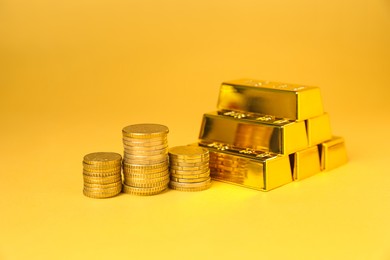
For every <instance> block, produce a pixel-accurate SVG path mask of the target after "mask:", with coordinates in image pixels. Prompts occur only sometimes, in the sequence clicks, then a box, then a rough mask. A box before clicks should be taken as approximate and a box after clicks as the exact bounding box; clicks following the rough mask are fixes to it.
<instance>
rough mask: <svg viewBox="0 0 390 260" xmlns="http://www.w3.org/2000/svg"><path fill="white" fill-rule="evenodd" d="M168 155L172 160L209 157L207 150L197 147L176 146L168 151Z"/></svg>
mask: <svg viewBox="0 0 390 260" xmlns="http://www.w3.org/2000/svg"><path fill="white" fill-rule="evenodd" d="M169 155H170V156H172V157H174V158H183V159H198V158H205V157H208V156H209V150H207V149H205V148H202V147H199V146H190V145H185V146H176V147H172V148H170V149H169Z"/></svg>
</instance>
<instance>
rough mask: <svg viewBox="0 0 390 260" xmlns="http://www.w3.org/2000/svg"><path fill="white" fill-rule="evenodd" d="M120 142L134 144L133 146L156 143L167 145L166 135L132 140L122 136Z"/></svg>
mask: <svg viewBox="0 0 390 260" xmlns="http://www.w3.org/2000/svg"><path fill="white" fill-rule="evenodd" d="M122 141H123V142H127V143H130V144H135V145H143V144H149V143H158V142H164V143H168V135H162V136H158V137H153V138H133V137H128V136H125V135H123V136H122Z"/></svg>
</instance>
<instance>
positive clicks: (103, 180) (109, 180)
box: [83, 174, 122, 184]
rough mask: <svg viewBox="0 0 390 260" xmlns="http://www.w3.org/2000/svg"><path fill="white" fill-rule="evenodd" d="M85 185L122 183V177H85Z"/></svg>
mask: <svg viewBox="0 0 390 260" xmlns="http://www.w3.org/2000/svg"><path fill="white" fill-rule="evenodd" d="M83 179H84V183H91V184H109V183H114V182H118V181H121V180H122V178H121V175H120V174H118V175H113V176H108V177H91V176H87V175H83Z"/></svg>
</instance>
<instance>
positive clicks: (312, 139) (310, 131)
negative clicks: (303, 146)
mask: <svg viewBox="0 0 390 260" xmlns="http://www.w3.org/2000/svg"><path fill="white" fill-rule="evenodd" d="M305 122H306V128H307V138H308V142H309V146H314V145H317V144H320V143H322V142H325V141H328V140H330V139H332V130H331V127H330V119H329V114H328V113H324V114H322V115H320V116H316V117H312V118H309V119H307V120H305Z"/></svg>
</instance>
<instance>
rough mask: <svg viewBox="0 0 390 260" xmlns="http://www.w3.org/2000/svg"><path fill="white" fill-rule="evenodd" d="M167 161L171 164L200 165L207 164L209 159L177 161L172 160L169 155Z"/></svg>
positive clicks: (175, 159) (176, 159)
mask: <svg viewBox="0 0 390 260" xmlns="http://www.w3.org/2000/svg"><path fill="white" fill-rule="evenodd" d="M169 161H170V162H172V163H173V164H181V163H182V164H193V163H195V164H200V163H208V162H209V158H208V157H205V158H201V159H178V158H174V157H172V156H171V155H169Z"/></svg>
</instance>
